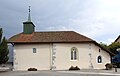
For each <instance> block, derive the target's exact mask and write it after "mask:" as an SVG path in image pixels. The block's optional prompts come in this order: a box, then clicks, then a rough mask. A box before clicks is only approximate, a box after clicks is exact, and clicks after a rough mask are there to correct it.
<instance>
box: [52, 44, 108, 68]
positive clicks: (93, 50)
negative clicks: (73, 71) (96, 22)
mask: <svg viewBox="0 0 120 76" xmlns="http://www.w3.org/2000/svg"><path fill="white" fill-rule="evenodd" d="M54 45H56V59H55V63H54V64H55V67H56V68H55V70H68V69H69V68H70V66H78V67H80V69H103V68H105V64H106V63H108V62H110V56H109V54H108V53H107V52H105V51H103V50H101V53H99V47H98V46H95V45H94V44H93V43H82V44H80V43H55V44H54ZM72 47H76V48H77V49H78V59H77V60H71V48H72ZM98 55H101V56H102V58H103V60H102V63H101V64H98V63H97V57H98Z"/></svg>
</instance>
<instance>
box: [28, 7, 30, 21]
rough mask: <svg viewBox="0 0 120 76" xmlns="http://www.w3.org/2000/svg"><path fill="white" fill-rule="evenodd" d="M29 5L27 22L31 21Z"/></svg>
mask: <svg viewBox="0 0 120 76" xmlns="http://www.w3.org/2000/svg"><path fill="white" fill-rule="evenodd" d="M30 7H31V6H29V15H28V22H31V17H30V11H31V10H30Z"/></svg>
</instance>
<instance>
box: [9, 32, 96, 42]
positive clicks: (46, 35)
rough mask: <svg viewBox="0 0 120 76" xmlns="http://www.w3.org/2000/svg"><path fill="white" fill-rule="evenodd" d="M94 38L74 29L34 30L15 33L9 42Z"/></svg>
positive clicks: (87, 40)
mask: <svg viewBox="0 0 120 76" xmlns="http://www.w3.org/2000/svg"><path fill="white" fill-rule="evenodd" d="M93 41H94V40H92V39H90V38H88V37H86V36H83V35H81V34H78V33H76V32H74V31H52V32H34V33H32V34H23V33H20V34H17V35H15V36H13V37H11V38H10V39H9V40H8V42H10V43H45V42H93Z"/></svg>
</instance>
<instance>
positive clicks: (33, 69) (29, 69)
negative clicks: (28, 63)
mask: <svg viewBox="0 0 120 76" xmlns="http://www.w3.org/2000/svg"><path fill="white" fill-rule="evenodd" d="M28 71H37V69H36V68H28Z"/></svg>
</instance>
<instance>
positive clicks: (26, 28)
mask: <svg viewBox="0 0 120 76" xmlns="http://www.w3.org/2000/svg"><path fill="white" fill-rule="evenodd" d="M30 7H31V6H29V14H28V20H27V21H26V22H23V33H24V34H32V33H33V32H35V25H34V24H33V22H32V21H31V17H30V11H31V10H30Z"/></svg>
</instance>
